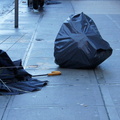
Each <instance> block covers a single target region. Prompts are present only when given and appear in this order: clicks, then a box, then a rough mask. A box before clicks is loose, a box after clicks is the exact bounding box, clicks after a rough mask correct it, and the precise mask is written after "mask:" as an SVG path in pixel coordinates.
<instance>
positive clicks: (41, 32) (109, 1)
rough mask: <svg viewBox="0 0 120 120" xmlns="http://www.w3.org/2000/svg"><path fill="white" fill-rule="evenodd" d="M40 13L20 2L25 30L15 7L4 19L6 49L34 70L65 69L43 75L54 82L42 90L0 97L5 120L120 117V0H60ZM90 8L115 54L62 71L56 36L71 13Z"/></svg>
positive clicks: (0, 44) (0, 23)
mask: <svg viewBox="0 0 120 120" xmlns="http://www.w3.org/2000/svg"><path fill="white" fill-rule="evenodd" d="M59 1H60V2H61V4H52V5H45V6H44V8H43V10H39V12H38V13H34V12H33V10H32V9H31V8H28V7H27V3H25V2H23V1H22V0H21V1H20V5H19V28H18V29H15V28H14V11H12V12H11V13H9V14H8V15H7V16H6V17H5V18H4V20H0V48H1V49H2V50H4V51H6V52H7V53H8V54H9V56H10V57H11V59H12V60H16V59H22V61H23V65H24V67H25V69H26V70H27V71H28V72H29V73H31V74H42V73H49V72H51V71H55V70H59V71H61V72H62V75H60V76H53V77H47V76H44V77H38V79H40V80H48V81H49V84H48V85H47V86H46V87H44V88H43V89H42V90H41V91H38V92H32V93H26V94H22V95H16V96H0V119H1V120H120V95H119V93H120V80H119V78H120V74H119V71H120V62H119V57H120V54H119V52H120V40H119V38H120V1H119V0H92V1H91V0H63V1H62V0H59ZM81 12H84V13H85V14H87V15H89V16H90V17H91V18H92V19H93V20H94V22H95V23H96V25H97V27H98V29H99V31H100V33H101V35H102V37H103V38H104V39H105V40H106V41H108V42H109V43H110V45H111V47H112V48H113V54H112V56H111V57H110V58H108V59H107V60H106V61H104V62H103V63H102V64H101V65H100V66H98V67H97V68H96V69H92V70H87V69H85V70H81V69H62V68H59V67H58V66H57V65H56V64H55V63H54V56H53V52H54V40H55V38H56V35H57V33H58V31H59V29H60V27H61V25H62V23H63V22H64V20H66V19H67V18H68V16H69V15H71V14H75V13H81Z"/></svg>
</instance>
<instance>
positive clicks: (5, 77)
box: [0, 50, 48, 95]
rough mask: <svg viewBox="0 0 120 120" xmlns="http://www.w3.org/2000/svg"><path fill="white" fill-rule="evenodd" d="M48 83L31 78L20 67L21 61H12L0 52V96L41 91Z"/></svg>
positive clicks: (4, 53) (3, 52)
mask: <svg viewBox="0 0 120 120" xmlns="http://www.w3.org/2000/svg"><path fill="white" fill-rule="evenodd" d="M47 83H48V81H40V80H37V79H35V78H32V75H31V74H29V73H28V72H27V71H25V69H24V68H23V66H22V61H21V60H17V61H12V60H11V59H10V57H9V56H8V55H7V53H6V52H5V51H3V50H0V95H17V94H23V93H26V92H33V91H38V90H41V89H42V87H43V86H45V85H47Z"/></svg>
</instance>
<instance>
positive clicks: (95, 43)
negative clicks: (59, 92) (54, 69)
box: [54, 13, 112, 69]
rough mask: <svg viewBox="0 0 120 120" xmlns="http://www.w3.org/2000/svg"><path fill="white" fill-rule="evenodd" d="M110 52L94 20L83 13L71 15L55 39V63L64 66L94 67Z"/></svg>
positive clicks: (110, 49)
mask: <svg viewBox="0 0 120 120" xmlns="http://www.w3.org/2000/svg"><path fill="white" fill-rule="evenodd" d="M111 54H112V48H111V47H110V45H109V43H108V42H106V41H105V40H104V39H103V38H102V36H101V35H100V33H99V31H98V29H97V27H96V25H95V23H94V21H93V20H92V19H91V18H90V17H88V16H87V15H85V14H84V13H81V14H77V15H71V16H70V17H69V18H68V19H67V21H65V22H64V23H63V24H62V26H61V28H60V30H59V32H58V35H57V37H56V39H55V46H54V57H55V63H56V64H58V65H59V66H60V67H64V68H88V69H89V68H95V67H96V66H98V65H99V64H100V63H102V62H103V61H104V60H106V59H107V58H108V57H109V56H110V55H111Z"/></svg>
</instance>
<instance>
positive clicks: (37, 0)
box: [27, 0, 44, 9]
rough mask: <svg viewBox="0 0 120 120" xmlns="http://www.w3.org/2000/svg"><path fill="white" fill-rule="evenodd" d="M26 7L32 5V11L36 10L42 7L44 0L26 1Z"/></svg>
mask: <svg viewBox="0 0 120 120" xmlns="http://www.w3.org/2000/svg"><path fill="white" fill-rule="evenodd" d="M27 3H28V7H29V6H30V5H33V8H34V9H38V7H39V5H40V7H43V5H44V0H28V2H27Z"/></svg>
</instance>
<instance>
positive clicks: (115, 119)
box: [94, 70, 120, 120]
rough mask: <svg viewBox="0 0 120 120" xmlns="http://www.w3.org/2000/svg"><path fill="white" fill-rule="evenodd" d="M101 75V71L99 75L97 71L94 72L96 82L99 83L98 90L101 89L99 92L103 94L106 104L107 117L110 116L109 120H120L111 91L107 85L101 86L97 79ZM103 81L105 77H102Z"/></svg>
mask: <svg viewBox="0 0 120 120" xmlns="http://www.w3.org/2000/svg"><path fill="white" fill-rule="evenodd" d="M100 73H101V74H102V71H99V74H97V70H94V74H95V77H96V81H97V83H98V88H99V91H100V94H101V98H102V100H103V104H104V107H105V110H106V113H107V116H108V118H109V120H120V118H119V115H118V113H117V111H116V109H115V105H114V103H113V101H112V98H111V96H110V93H109V90H108V88H107V85H106V84H100V83H99V81H98V79H97V77H98V76H99V75H100ZM100 76H101V75H100ZM102 76H103V74H102ZM102 79H105V78H104V76H103V77H102ZM110 106H112V107H110Z"/></svg>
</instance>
